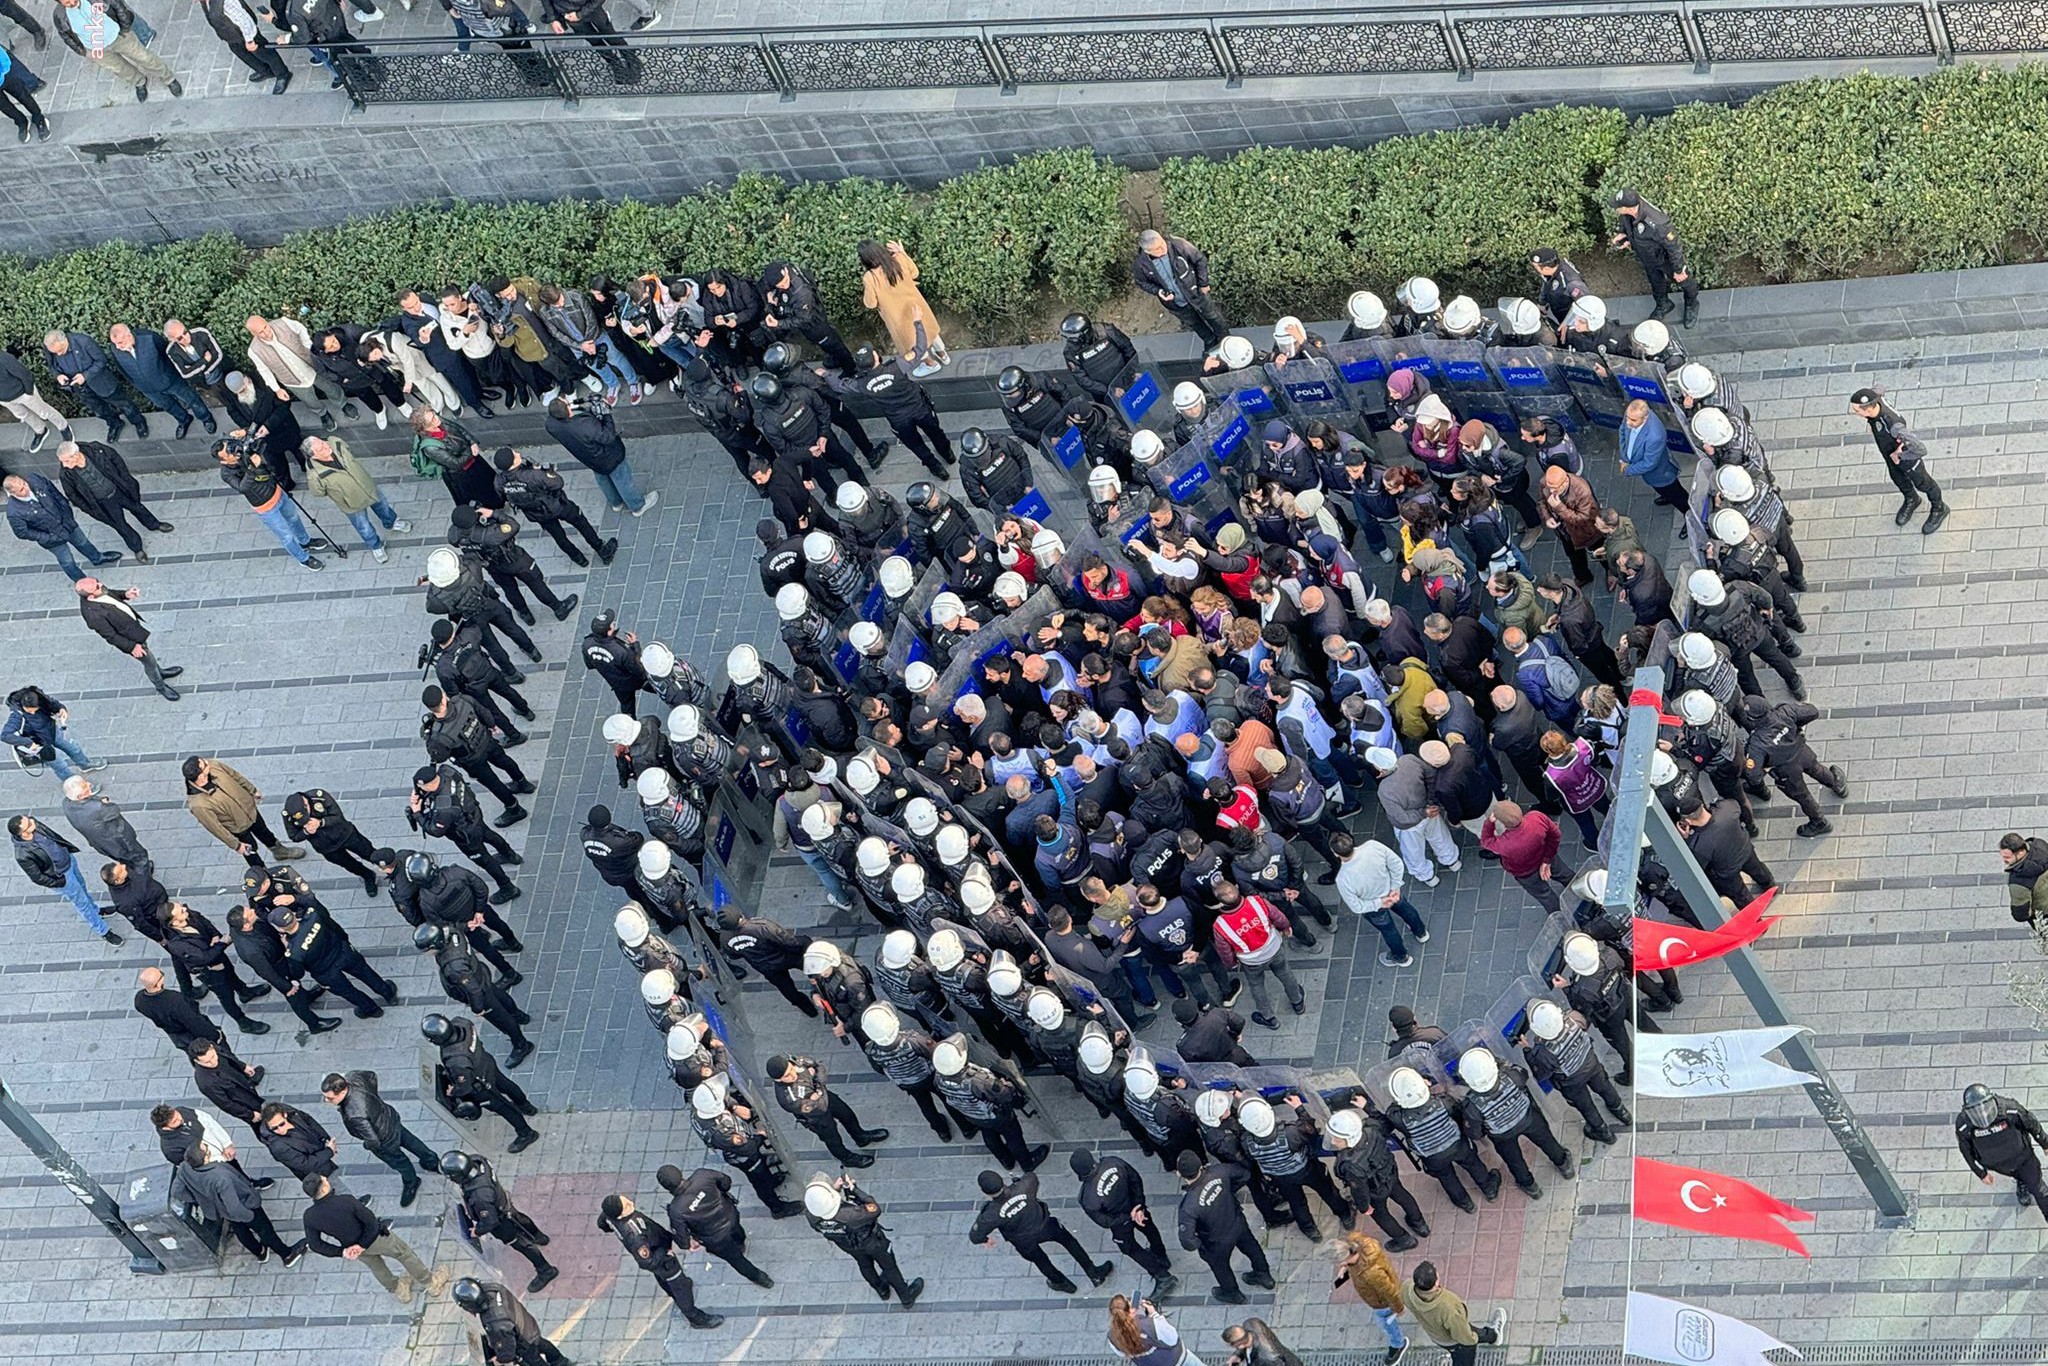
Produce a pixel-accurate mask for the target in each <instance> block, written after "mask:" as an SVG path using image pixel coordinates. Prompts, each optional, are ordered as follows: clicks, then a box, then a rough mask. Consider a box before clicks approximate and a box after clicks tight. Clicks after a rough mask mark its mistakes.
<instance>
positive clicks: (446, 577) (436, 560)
mask: <svg viewBox="0 0 2048 1366" xmlns="http://www.w3.org/2000/svg"><path fill="white" fill-rule="evenodd" d="M461 577H462V557H461V556H460V555H458V554H456V553H455V552H454V551H453V550H452V549H450V548H449V547H447V546H445V545H444V546H442V547H441V548H440V549H439V550H436V551H432V552H430V553H429V554H428V556H427V582H428V583H431V584H432V585H434V587H436V588H446V587H447V586H448V585H449V584H451V583H454V582H455V581H456V580H457V579H459V578H461Z"/></svg>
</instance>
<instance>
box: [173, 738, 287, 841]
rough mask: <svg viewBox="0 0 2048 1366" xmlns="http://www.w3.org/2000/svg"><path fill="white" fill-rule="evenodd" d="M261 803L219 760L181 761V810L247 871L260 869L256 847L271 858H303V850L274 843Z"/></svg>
mask: <svg viewBox="0 0 2048 1366" xmlns="http://www.w3.org/2000/svg"><path fill="white" fill-rule="evenodd" d="M262 801H263V794H262V793H261V792H259V791H257V789H256V784H254V783H252V782H250V781H249V780H248V779H247V778H245V777H243V776H242V775H241V774H240V773H238V772H236V771H235V770H234V769H232V768H229V767H228V766H227V765H226V764H224V763H222V762H221V761H220V760H218V759H203V758H201V757H200V756H199V755H197V754H194V755H192V756H191V757H190V758H188V759H186V760H185V809H186V810H187V811H190V812H191V813H192V818H193V819H194V820H196V821H198V822H199V823H200V824H201V825H203V826H205V827H206V830H207V833H208V834H210V835H212V836H213V837H214V838H215V839H217V840H219V841H220V842H221V843H222V844H225V845H226V846H227V847H228V848H230V849H232V850H234V851H235V852H236V853H238V854H240V855H241V856H242V857H243V858H244V859H245V860H247V862H248V864H249V866H250V867H251V868H261V867H263V859H262V857H261V855H260V854H258V852H257V850H258V847H259V846H261V847H267V848H268V849H269V850H270V856H271V857H272V858H276V859H301V858H304V857H305V856H306V851H305V850H304V849H301V848H300V847H299V846H298V845H296V844H280V843H279V842H278V839H277V836H276V835H275V834H274V833H273V832H272V831H271V829H270V826H269V825H268V824H266V823H265V822H264V819H263V807H262V806H261V802H262Z"/></svg>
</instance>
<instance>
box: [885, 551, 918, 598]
mask: <svg viewBox="0 0 2048 1366" xmlns="http://www.w3.org/2000/svg"><path fill="white" fill-rule="evenodd" d="M875 577H876V578H877V579H879V580H881V584H882V591H883V592H884V593H887V594H888V595H889V596H890V597H892V598H907V597H909V596H910V590H912V589H913V588H915V587H917V571H916V570H915V569H912V568H911V567H910V561H908V560H906V559H904V558H903V557H902V556H901V555H891V556H890V557H889V558H888V559H886V560H884V561H882V567H881V568H880V569H877V570H876V571H875Z"/></svg>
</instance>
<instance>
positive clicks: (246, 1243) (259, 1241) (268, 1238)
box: [171, 1141, 306, 1266]
mask: <svg viewBox="0 0 2048 1366" xmlns="http://www.w3.org/2000/svg"><path fill="white" fill-rule="evenodd" d="M171 1200H172V1202H173V1203H174V1204H178V1205H191V1206H193V1207H195V1208H197V1209H198V1210H199V1212H200V1213H201V1214H203V1215H204V1216H206V1218H208V1219H211V1220H213V1221H214V1222H215V1223H219V1224H225V1225H226V1226H227V1227H229V1228H231V1229H233V1230H234V1233H235V1240H236V1241H237V1242H239V1243H241V1245H242V1246H243V1247H244V1248H246V1249H248V1252H249V1255H250V1256H252V1257H254V1258H255V1259H256V1260H257V1261H259V1262H267V1261H269V1260H270V1254H272V1253H273V1252H274V1253H276V1254H277V1255H278V1256H279V1257H281V1258H283V1259H284V1264H285V1265H286V1266H297V1265H298V1264H299V1259H300V1258H301V1257H303V1256H305V1255H306V1243H305V1240H304V1239H301V1240H299V1241H298V1242H296V1243H286V1242H285V1241H284V1239H282V1238H280V1237H278V1235H277V1226H276V1225H275V1224H273V1223H271V1222H270V1214H269V1212H268V1211H267V1210H265V1209H264V1208H263V1193H262V1192H261V1191H259V1190H258V1189H257V1188H256V1184H255V1182H253V1181H251V1180H250V1179H249V1177H248V1176H247V1174H245V1173H244V1172H243V1171H242V1170H241V1168H240V1167H238V1166H236V1165H235V1164H234V1163H233V1162H228V1161H224V1160H223V1158H222V1154H220V1153H218V1152H216V1151H215V1150H214V1149H212V1148H210V1147H208V1146H207V1144H206V1143H204V1142H203V1141H202V1142H199V1143H195V1144H193V1145H192V1148H191V1150H190V1151H189V1152H187V1153H186V1154H185V1160H184V1161H183V1162H182V1163H180V1164H179V1165H178V1167H177V1168H176V1169H175V1170H174V1171H173V1172H172V1173H171Z"/></svg>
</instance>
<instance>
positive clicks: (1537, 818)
mask: <svg viewBox="0 0 2048 1366" xmlns="http://www.w3.org/2000/svg"><path fill="white" fill-rule="evenodd" d="M1560 838H1561V836H1560V835H1559V833H1558V829H1557V822H1556V821H1554V820H1552V819H1550V817H1548V816H1546V815H1544V814H1543V813H1542V812H1541V811H1524V810H1522V808H1521V807H1519V806H1517V805H1515V804H1514V803H1513V802H1509V801H1499V802H1495V803H1494V804H1493V809H1492V810H1491V811H1489V812H1487V813H1486V819H1485V820H1483V821H1481V822H1480V823H1479V847H1480V848H1481V849H1484V850H1486V851H1487V852H1489V853H1492V854H1497V855H1499V857H1500V866H1501V868H1502V870H1503V871H1505V872H1506V873H1507V875H1508V876H1509V877H1511V878H1513V879H1514V880H1515V881H1517V882H1519V883H1521V884H1522V890H1523V891H1525V892H1527V893H1528V894H1529V895H1530V896H1532V897H1535V898H1536V904H1537V905H1538V906H1541V907H1542V908H1543V909H1544V910H1545V911H1548V912H1549V913H1551V914H1552V915H1555V914H1556V913H1557V912H1558V911H1560V910H1562V909H1563V908H1562V907H1561V906H1560V905H1559V904H1558V900H1557V887H1553V886H1551V885H1550V884H1551V883H1552V882H1555V883H1557V886H1558V887H1562V886H1564V885H1566V884H1567V883H1569V882H1570V881H1571V880H1572V873H1573V872H1574V871H1575V870H1574V869H1573V868H1572V865H1571V864H1569V863H1566V862H1565V861H1564V859H1563V858H1562V857H1560V856H1559V854H1558V842H1559V840H1560Z"/></svg>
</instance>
